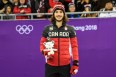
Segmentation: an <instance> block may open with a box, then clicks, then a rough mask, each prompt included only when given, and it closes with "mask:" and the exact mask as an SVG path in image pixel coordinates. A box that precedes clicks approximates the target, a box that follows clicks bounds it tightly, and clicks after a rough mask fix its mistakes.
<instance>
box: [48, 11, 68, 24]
mask: <svg viewBox="0 0 116 77" xmlns="http://www.w3.org/2000/svg"><path fill="white" fill-rule="evenodd" d="M56 10H58V9H56ZM56 10H55V11H56ZM59 10H62V9H59ZM55 11H54V12H53V15H52V16H51V18H50V21H51V23H53V24H55V22H56V19H55V17H54V13H55ZM62 11H63V10H62ZM63 13H64V17H63V19H62V20H63V24H66V22H67V21H68V17H67V15H66V14H65V12H64V11H63Z"/></svg>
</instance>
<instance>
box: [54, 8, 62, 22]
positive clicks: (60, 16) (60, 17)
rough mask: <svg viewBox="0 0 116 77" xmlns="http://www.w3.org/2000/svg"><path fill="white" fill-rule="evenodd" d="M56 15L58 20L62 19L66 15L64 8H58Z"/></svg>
mask: <svg viewBox="0 0 116 77" xmlns="http://www.w3.org/2000/svg"><path fill="white" fill-rule="evenodd" d="M54 17H55V19H56V21H62V20H63V17H64V12H63V11H62V10H56V11H55V12H54Z"/></svg>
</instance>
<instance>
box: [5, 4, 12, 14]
mask: <svg viewBox="0 0 116 77" xmlns="http://www.w3.org/2000/svg"><path fill="white" fill-rule="evenodd" d="M7 7H10V8H11V13H12V12H13V6H12V5H10V4H7V5H5V6H4V8H5V11H4V12H5V13H6V11H7Z"/></svg>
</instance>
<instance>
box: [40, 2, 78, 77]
mask: <svg viewBox="0 0 116 77" xmlns="http://www.w3.org/2000/svg"><path fill="white" fill-rule="evenodd" d="M67 20H68V19H67V16H66V14H65V8H64V6H63V5H62V4H57V5H55V6H54V8H53V15H52V17H51V20H50V21H51V24H50V25H48V26H46V27H45V29H44V31H43V33H42V37H41V40H40V51H41V53H42V54H43V55H44V56H45V58H46V64H45V77H71V75H75V74H76V73H77V72H78V68H79V56H78V43H77V37H76V33H75V31H74V29H73V27H71V26H69V25H67V24H66V22H67ZM46 46H47V48H50V46H52V49H51V50H50V49H48V50H47V51H46V50H45V49H46ZM51 51H52V53H51ZM53 51H54V53H53ZM71 59H72V60H71Z"/></svg>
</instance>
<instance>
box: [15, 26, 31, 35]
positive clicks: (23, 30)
mask: <svg viewBox="0 0 116 77" xmlns="http://www.w3.org/2000/svg"><path fill="white" fill-rule="evenodd" d="M16 31H17V32H18V33H19V34H30V33H31V32H32V31H33V26H32V25H17V26H16Z"/></svg>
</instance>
